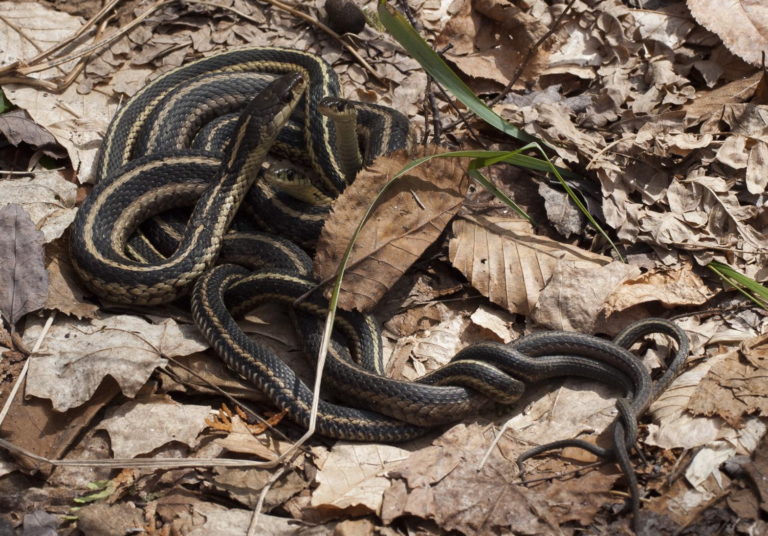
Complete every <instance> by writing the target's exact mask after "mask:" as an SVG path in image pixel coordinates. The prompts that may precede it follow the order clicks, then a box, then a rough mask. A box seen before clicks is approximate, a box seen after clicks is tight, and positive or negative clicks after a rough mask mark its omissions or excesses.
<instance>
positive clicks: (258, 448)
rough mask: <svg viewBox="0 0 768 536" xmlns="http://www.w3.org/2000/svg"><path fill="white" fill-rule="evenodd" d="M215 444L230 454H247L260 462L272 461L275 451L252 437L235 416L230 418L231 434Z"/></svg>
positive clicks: (219, 439) (275, 455) (245, 426)
mask: <svg viewBox="0 0 768 536" xmlns="http://www.w3.org/2000/svg"><path fill="white" fill-rule="evenodd" d="M216 443H217V444H218V445H219V446H220V447H222V448H225V449H227V450H229V451H230V452H239V453H241V454H249V455H251V456H255V457H256V458H259V459H261V460H274V459H275V458H276V457H277V454H275V451H274V450H272V449H271V448H269V447H268V446H266V445H264V443H262V442H261V441H260V440H259V439H257V438H256V437H254V436H253V434H252V433H251V431H250V430H249V429H248V426H247V425H246V424H245V423H244V422H243V420H242V419H241V418H240V417H238V416H237V415H233V416H232V423H231V432H230V433H229V434H227V437H222V438H218V439H216Z"/></svg>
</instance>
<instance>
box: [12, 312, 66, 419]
mask: <svg viewBox="0 0 768 536" xmlns="http://www.w3.org/2000/svg"><path fill="white" fill-rule="evenodd" d="M55 318H56V311H53V312H52V313H51V314H50V315H49V316H48V319H47V320H46V321H45V324H44V325H43V329H42V331H41V332H40V335H38V337H37V341H35V346H34V347H33V348H32V352H31V353H30V355H29V356H28V357H27V360H26V361H25V362H24V366H23V367H22V369H21V373H20V374H19V377H18V378H16V383H14V384H13V389H11V393H10V394H9V395H8V400H6V401H5V405H4V406H3V410H2V411H0V426H2V424H3V421H4V420H5V417H6V415H8V411H9V410H10V409H11V405H12V404H13V401H14V399H15V398H16V394H17V393H18V392H19V389H20V388H21V385H22V384H23V383H24V380H25V378H26V377H27V371H28V370H29V358H30V357H31V356H33V355H34V354H35V352H37V351H38V350H39V349H40V346H41V345H42V344H43V340H44V339H45V336H46V335H47V334H48V330H49V329H50V328H51V324H53V320H54V319H55ZM11 328H13V326H11Z"/></svg>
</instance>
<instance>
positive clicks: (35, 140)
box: [0, 110, 56, 148]
mask: <svg viewBox="0 0 768 536" xmlns="http://www.w3.org/2000/svg"><path fill="white" fill-rule="evenodd" d="M0 133H2V134H3V136H5V138H6V139H7V140H8V142H9V143H10V144H11V145H19V144H20V143H22V142H24V143H28V144H29V145H31V146H32V147H49V148H52V146H54V145H55V144H56V139H55V138H54V137H53V136H52V135H51V133H50V132H48V131H47V130H45V129H44V128H42V127H41V126H40V125H38V124H37V123H35V122H34V121H32V119H30V118H29V115H27V113H26V112H25V111H24V110H11V111H10V112H6V113H4V114H2V115H0Z"/></svg>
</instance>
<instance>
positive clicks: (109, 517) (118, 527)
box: [77, 502, 145, 534]
mask: <svg viewBox="0 0 768 536" xmlns="http://www.w3.org/2000/svg"><path fill="white" fill-rule="evenodd" d="M144 523H145V521H144V512H143V511H142V509H141V508H138V507H137V506H136V505H135V504H133V502H125V503H118V504H107V503H106V502H96V503H93V504H88V505H85V506H83V507H82V508H78V510H77V528H79V529H80V530H81V531H83V534H127V533H129V532H133V531H135V530H136V528H138V527H142V526H144Z"/></svg>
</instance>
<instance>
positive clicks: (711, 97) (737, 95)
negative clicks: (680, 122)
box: [682, 71, 765, 121]
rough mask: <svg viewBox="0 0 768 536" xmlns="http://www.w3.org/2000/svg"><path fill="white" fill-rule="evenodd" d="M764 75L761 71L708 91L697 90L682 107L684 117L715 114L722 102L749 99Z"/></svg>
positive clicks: (690, 117)
mask: <svg viewBox="0 0 768 536" xmlns="http://www.w3.org/2000/svg"><path fill="white" fill-rule="evenodd" d="M764 76H765V75H764V74H763V73H762V71H761V72H757V73H755V74H753V75H752V76H750V77H748V78H740V79H738V80H734V81H733V82H729V83H728V84H725V85H722V86H720V87H717V88H715V89H712V90H710V91H699V92H697V93H696V98H695V99H693V100H692V101H691V102H689V103H688V104H686V105H684V106H683V107H682V109H683V110H684V111H685V115H686V117H687V118H688V119H690V120H692V121H696V120H700V119H701V118H704V117H705V116H709V115H712V114H717V113H718V112H719V111H720V110H721V109H722V106H723V105H724V104H733V103H742V102H746V101H748V100H750V99H751V98H752V97H753V95H755V91H756V89H757V88H758V87H759V84H760V83H761V81H762V80H763V79H764Z"/></svg>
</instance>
